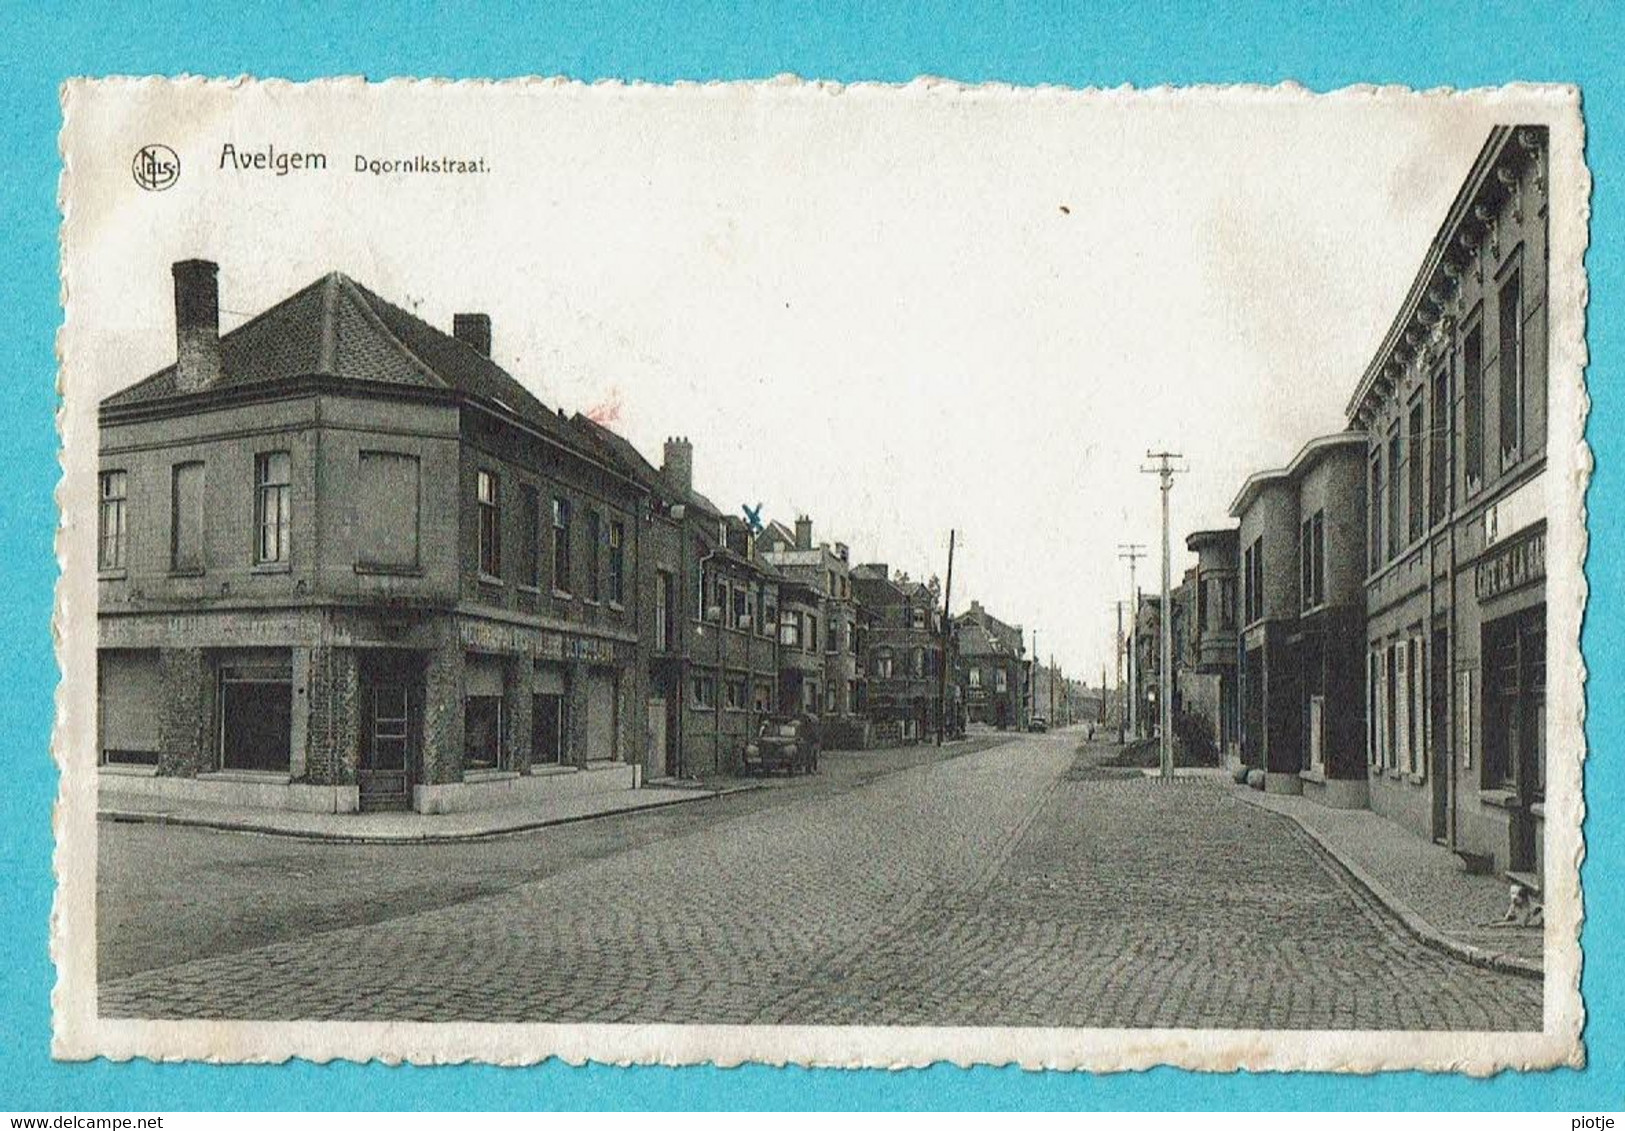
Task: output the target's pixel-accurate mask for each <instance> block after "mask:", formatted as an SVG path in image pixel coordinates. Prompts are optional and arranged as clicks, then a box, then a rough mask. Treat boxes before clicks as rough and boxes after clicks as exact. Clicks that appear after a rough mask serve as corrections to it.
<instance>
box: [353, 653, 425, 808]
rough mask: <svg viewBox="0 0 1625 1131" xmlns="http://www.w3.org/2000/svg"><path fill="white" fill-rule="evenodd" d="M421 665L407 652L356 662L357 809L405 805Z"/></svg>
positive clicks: (415, 752)
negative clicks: (358, 664) (358, 695)
mask: <svg viewBox="0 0 1625 1131" xmlns="http://www.w3.org/2000/svg"><path fill="white" fill-rule="evenodd" d="M422 715H423V677H422V669H421V667H420V665H419V664H418V663H417V662H416V660H415V659H414V658H413V657H411V656H409V655H395V654H385V655H383V656H369V657H367V658H366V659H365V660H364V661H363V663H362V665H361V751H360V756H359V758H358V759H357V762H356V785H357V787H358V790H359V793H360V802H361V809H362V811H363V812H376V811H383V810H400V809H409V808H411V806H412V786H413V783H414V782H415V780H416V778H417V766H418V758H419V751H420V748H421V744H422Z"/></svg>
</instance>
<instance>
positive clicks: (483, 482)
mask: <svg viewBox="0 0 1625 1131" xmlns="http://www.w3.org/2000/svg"><path fill="white" fill-rule="evenodd" d="M501 490H502V485H501V483H500V482H498V480H497V476H496V473H495V472H493V471H485V470H483V469H482V470H481V471H480V472H479V473H478V474H477V475H476V476H475V487H474V492H475V498H476V500H477V502H478V504H479V535H480V573H482V574H484V575H485V576H486V577H501V576H502V496H501Z"/></svg>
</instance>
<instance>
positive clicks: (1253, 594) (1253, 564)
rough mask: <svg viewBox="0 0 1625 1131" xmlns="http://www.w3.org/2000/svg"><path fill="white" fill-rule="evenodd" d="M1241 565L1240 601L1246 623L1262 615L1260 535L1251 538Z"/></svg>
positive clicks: (1262, 563)
mask: <svg viewBox="0 0 1625 1131" xmlns="http://www.w3.org/2000/svg"><path fill="white" fill-rule="evenodd" d="M1242 565H1243V567H1244V570H1245V574H1246V576H1245V577H1244V579H1243V589H1242V601H1243V604H1244V605H1245V606H1246V608H1245V610H1244V611H1243V620H1244V621H1245V622H1246V623H1247V624H1251V623H1253V621H1255V620H1260V619H1262V618H1263V616H1264V539H1263V537H1262V536H1260V537H1258V538H1254V539H1253V544H1252V545H1251V546H1248V547H1247V552H1246V553H1245V554H1244V555H1243V561H1242Z"/></svg>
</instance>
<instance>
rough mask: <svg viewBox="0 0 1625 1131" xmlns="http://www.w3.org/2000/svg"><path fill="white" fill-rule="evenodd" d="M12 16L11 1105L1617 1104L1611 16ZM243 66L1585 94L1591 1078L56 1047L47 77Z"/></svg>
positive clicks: (7, 76)
mask: <svg viewBox="0 0 1625 1131" xmlns="http://www.w3.org/2000/svg"><path fill="white" fill-rule="evenodd" d="M6 8H7V13H6V19H5V24H6V25H7V29H6V32H5V33H4V34H0V60H3V61H4V67H3V68H0V121H3V122H4V137H3V147H4V148H3V151H0V157H3V164H0V210H3V218H4V224H3V226H0V247H3V248H4V250H5V253H6V254H5V260H6V271H5V272H4V273H3V274H0V278H3V279H4V296H5V301H4V302H3V303H0V329H3V331H4V332H3V334H0V342H4V343H5V346H4V350H5V353H6V356H7V359H8V361H9V364H8V365H7V367H6V371H5V374H4V377H3V378H0V379H3V381H4V382H5V388H6V392H7V396H6V405H7V408H6V416H7V418H8V419H7V420H6V422H5V428H4V437H5V439H4V448H5V451H6V457H5V461H4V462H5V479H4V481H3V483H4V490H0V554H3V557H0V562H3V568H0V624H3V626H4V640H5V647H4V648H3V649H0V687H3V688H5V689H6V692H7V693H6V694H4V695H0V742H3V743H4V749H5V759H4V765H5V773H4V781H5V788H4V789H0V830H3V833H0V882H3V883H4V886H5V891H6V895H5V898H4V901H3V905H0V916H3V921H4V926H5V930H4V932H3V934H0V939H3V940H4V945H5V948H6V951H7V956H6V961H5V962H3V963H0V995H3V996H0V1109H7V1108H10V1109H19V1110H41V1111H44V1110H54V1111H70V1110H77V1111H86V1110H99V1109H123V1110H138V1109H148V1110H164V1109H190V1108H197V1109H214V1108H252V1109H258V1108H266V1107H286V1108H299V1107H313V1108H328V1107H332V1106H343V1107H368V1106H378V1107H386V1108H388V1107H405V1108H420V1109H425V1108H427V1109H438V1108H455V1107H469V1108H485V1107H502V1108H506V1107H527V1108H528V1107H592V1106H616V1107H687V1106H707V1107H715V1106H722V1107H741V1106H745V1107H904V1108H911V1107H924V1108H931V1107H1062V1108H1068V1107H1081V1108H1134V1107H1154V1108H1163V1107H1178V1108H1278V1107H1289V1108H1290V1107H1309V1108H1326V1107H1330V1108H1366V1107H1373V1108H1388V1107H1428V1108H1479V1107H1484V1108H1541V1109H1570V1110H1578V1109H1586V1108H1594V1109H1608V1110H1613V1111H1619V1110H1620V1109H1621V1108H1622V1107H1625V1103H1622V1102H1621V1101H1622V1098H1625V1091H1622V1084H1625V1074H1622V1072H1621V1052H1622V1043H1625V1018H1622V1017H1621V1012H1620V1011H1621V996H1622V988H1625V962H1622V961H1621V960H1620V958H1619V957H1618V955H1617V950H1618V947H1619V943H1618V940H1619V939H1620V938H1621V937H1622V934H1625V933H1622V930H1621V927H1622V922H1621V920H1622V918H1625V898H1622V896H1625V872H1622V868H1621V864H1622V852H1625V833H1622V823H1621V822H1620V821H1619V820H1618V819H1617V817H1618V814H1619V812H1620V810H1619V806H1620V804H1621V796H1620V795H1621V791H1622V789H1625V769H1622V767H1621V766H1620V764H1619V761H1618V758H1617V756H1616V755H1617V750H1618V748H1617V747H1616V746H1615V745H1614V744H1613V743H1612V742H1611V741H1610V740H1609V736H1612V735H1617V734H1618V733H1620V726H1621V719H1622V713H1625V706H1622V704H1625V695H1621V694H1620V691H1621V684H1620V683H1617V682H1615V681H1617V680H1619V679H1620V676H1621V668H1622V660H1621V655H1622V653H1625V648H1622V644H1625V633H1622V632H1621V628H1620V625H1621V618H1620V611H1621V609H1620V606H1621V598H1622V594H1621V590H1620V587H1619V586H1618V585H1617V584H1614V582H1615V579H1617V578H1618V577H1619V576H1620V574H1621V569H1622V566H1625V561H1622V550H1625V545H1622V541H1625V540H1622V532H1621V516H1622V509H1621V507H1622V499H1621V489H1620V475H1621V473H1622V471H1625V460H1622V459H1621V449H1622V446H1625V415H1622V406H1621V403H1620V399H1621V398H1620V393H1619V391H1618V390H1617V389H1616V388H1615V387H1614V383H1613V379H1612V377H1611V376H1610V374H1612V373H1613V372H1614V371H1615V370H1616V369H1617V367H1618V364H1619V361H1620V348H1621V347H1620V333H1619V321H1620V313H1621V298H1622V293H1621V292H1622V288H1625V265H1622V264H1621V259H1620V241H1619V233H1620V228H1621V220H1622V216H1621V203H1620V195H1619V184H1620V178H1621V174H1622V172H1625V169H1622V159H1621V149H1620V146H1621V141H1622V136H1625V121H1622V115H1625V103H1622V93H1625V92H1622V90H1621V86H1622V73H1621V67H1620V65H1619V63H1618V61H1617V58H1616V56H1615V53H1616V52H1618V51H1619V50H1620V49H1621V45H1622V43H1625V35H1622V32H1625V26H1622V24H1625V21H1622V20H1621V18H1620V16H1619V14H1618V12H1619V10H1620V9H1619V8H1617V7H1609V6H1605V5H1602V4H1595V5H1591V4H1588V5H1583V6H1582V5H1574V6H1570V7H1567V8H1564V7H1558V6H1551V5H1541V4H1537V3H1532V2H1529V0H1523V2H1519V3H1486V2H1483V0H1480V2H1477V3H1453V2H1445V3H1439V2H1435V3H1432V4H1428V5H1425V6H1424V5H1405V4H1376V3H1366V4H1332V5H1320V6H1317V5H1310V4H1293V5H1284V6H1279V7H1276V6H1270V5H1264V4H1256V3H1228V4H1218V3H1208V4H1201V3H1182V4H1162V5H1152V4H1149V3H1117V4H1094V5H1087V4H1073V5H1061V4H1037V3H1034V4H1023V5H1015V4H1010V5H995V4H983V5H973V4H970V3H941V4H921V3H913V4H908V5H906V6H905V5H885V4H855V3H820V4H808V5H805V6H797V5H789V4H774V3H763V2H741V3H738V4H724V3H713V4H695V5H681V4H677V3H651V4H648V5H639V4H636V3H630V2H624V0H623V2H620V3H611V4H603V5H587V4H572V5H557V6H543V5H536V6H529V5H517V4H515V5H486V6H476V5H472V4H460V3H443V4H438V5H429V4H411V3H398V2H391V0H372V2H370V3H368V4H365V5H362V6H357V7H356V8H355V9H354V10H353V11H352V12H348V13H347V12H346V11H345V9H344V6H343V5H339V4H335V3H323V4H313V3H289V4H259V3H253V2H239V3H237V4H229V5H218V6H216V10H213V11H211V10H209V9H206V8H205V7H204V6H203V5H187V4H179V3H164V2H150V3H146V4H143V5H140V6H139V9H138V10H130V11H118V12H115V11H112V10H106V11H104V10H102V8H101V6H99V5H81V6H80V8H79V10H78V11H77V12H76V13H72V14H70V13H67V12H65V11H52V10H48V9H41V8H34V7H29V8H27V9H25V8H24V7H23V6H22V5H21V4H20V3H19V2H18V0H11V2H10V3H9V4H7V5H6ZM180 72H192V73H199V74H208V75H236V74H239V73H244V72H252V73H254V74H258V75H264V76H278V77H284V78H292V79H302V78H312V77H316V76H320V75H327V74H365V75H367V76H368V77H370V78H385V77H389V76H392V75H445V76H452V77H475V76H490V77H502V76H510V75H527V74H543V75H550V74H565V75H569V76H571V77H574V78H580V79H588V80H591V79H598V78H626V79H644V80H649V81H655V82H664V81H669V80H674V79H726V78H757V77H764V76H770V75H773V74H778V73H783V72H794V73H797V74H800V75H804V76H808V77H817V78H828V79H837V80H858V79H877V80H886V81H905V80H907V79H910V78H913V77H914V76H916V75H919V74H922V73H929V74H937V75H944V76H947V77H950V78H954V79H960V80H964V81H968V82H980V81H985V80H997V81H1001V82H1009V83H1018V84H1021V83H1040V82H1043V83H1058V84H1067V85H1076V86H1083V85H1094V86H1114V85H1118V84H1122V83H1133V84H1136V85H1140V86H1146V85H1155V84H1159V83H1190V82H1267V83H1273V82H1277V81H1281V80H1284V79H1294V80H1297V81H1299V82H1302V83H1304V84H1305V85H1307V86H1309V87H1310V88H1312V89H1315V90H1327V89H1332V88H1336V87H1339V86H1343V85H1346V84H1349V83H1356V82H1384V83H1402V84H1407V85H1411V86H1418V87H1434V86H1444V85H1450V86H1477V85H1487V84H1493V83H1502V82H1507V81H1511V80H1517V79H1527V80H1541V81H1558V82H1574V83H1578V84H1580V86H1581V87H1582V89H1583V93H1584V98H1585V109H1586V124H1587V128H1588V134H1589V145H1588V157H1589V161H1590V164H1591V169H1592V172H1593V175H1594V177H1595V179H1596V188H1595V193H1594V200H1593V208H1594V211H1593V220H1592V244H1591V251H1590V253H1589V255H1588V257H1587V266H1588V268H1589V271H1590V283H1591V317H1590V348H1591V357H1592V364H1591V367H1590V370H1589V373H1590V381H1591V395H1592V397H1593V402H1594V403H1593V412H1592V416H1591V423H1590V430H1589V431H1590V439H1591V443H1592V444H1593V446H1594V450H1595V452H1596V455H1597V457H1598V464H1599V470H1598V472H1597V474H1596V476H1595V478H1594V480H1593V482H1592V487H1591V495H1590V506H1591V536H1592V544H1591V550H1592V553H1591V559H1590V564H1589V568H1588V575H1589V577H1590V579H1591V584H1592V586H1593V591H1592V595H1591V605H1590V609H1589V615H1588V617H1587V621H1586V628H1585V636H1584V647H1585V652H1586V656H1587V659H1588V661H1589V663H1590V664H1591V673H1592V675H1591V684H1590V688H1591V695H1590V705H1591V717H1590V720H1589V723H1588V731H1589V734H1590V739H1591V749H1592V757H1591V759H1590V761H1589V763H1588V765H1587V769H1586V790H1587V800H1588V802H1589V804H1590V807H1591V810H1592V812H1593V814H1602V817H1601V819H1598V818H1597V817H1596V816H1593V818H1592V819H1590V820H1588V821H1587V822H1586V837H1587V843H1588V852H1589V855H1588V858H1587V860H1586V864H1585V871H1584V884H1585V889H1586V894H1587V910H1588V913H1589V919H1588V922H1587V926H1586V931H1585V939H1584V941H1585V946H1586V951H1587V954H1588V955H1589V962H1588V964H1587V966H1586V970H1585V980H1584V990H1585V998H1586V1003H1587V1005H1588V1007H1589V1010H1590V1014H1591V1017H1592V1018H1593V1020H1592V1022H1591V1023H1590V1024H1589V1025H1588V1027H1587V1032H1586V1038H1587V1044H1588V1046H1589V1051H1590V1057H1591V1067H1590V1068H1588V1069H1587V1070H1585V1071H1582V1072H1575V1071H1561V1072H1553V1073H1543V1074H1530V1075H1517V1074H1506V1075H1503V1076H1501V1077H1498V1078H1495V1079H1491V1080H1477V1081H1475V1080H1466V1079H1455V1078H1444V1079H1432V1078H1428V1077H1425V1076H1421V1075H1418V1074H1414V1073H1413V1074H1393V1075H1387V1076H1381V1077H1375V1078H1352V1079H1340V1078H1337V1077H1334V1076H1292V1077H1283V1076H1267V1075H1266V1076H1247V1075H1230V1076H1203V1075H1195V1074H1187V1073H1182V1072H1175V1071H1171V1070H1158V1071H1154V1072H1148V1073H1137V1074H1124V1075H1118V1076H1111V1077H1094V1076H1088V1075H1057V1074H1033V1073H1024V1072H1021V1071H1019V1070H1014V1069H975V1070H970V1071H964V1070H960V1069H957V1068H953V1067H947V1066H938V1067H935V1068H932V1069H929V1070H924V1071H912V1072H898V1073H886V1072H842V1071H819V1072H810V1071H802V1070H796V1069H784V1070H778V1069H767V1068H742V1069H731V1070H717V1069H709V1068H695V1069H682V1070H671V1069H659V1068H649V1069H631V1070H618V1069H611V1068H604V1067H598V1066H593V1067H588V1068H584V1069H573V1068H569V1067H567V1066H563V1065H559V1064H548V1065H543V1066H540V1067H537V1068H533V1069H527V1070H519V1071H512V1070H498V1069H489V1068H477V1067H463V1068H439V1069H432V1068H431V1069H423V1068H388V1067H383V1066H379V1065H367V1066H356V1065H349V1064H336V1065H328V1066H325V1067H324V1066H316V1065H310V1064H294V1065H289V1066H283V1067H248V1068H241V1067H239V1068H222V1067H211V1066H205V1065H179V1066H177V1065H152V1064H146V1063H140V1064H128V1065H114V1064H108V1063H102V1062H97V1063H91V1064H54V1063H52V1062H51V1060H50V1059H49V1054H48V1046H49V1035H50V1009H49V996H48V995H49V990H50V987H51V984H52V982H53V979H54V971H53V969H52V967H51V963H50V960H49V956H48V953H47V926H46V923H47V916H48V914H49V912H50V905H51V894H52V878H51V850H52V839H51V830H50V824H49V820H48V815H49V813H50V809H51V803H52V799H53V797H54V794H55V789H56V773H55V770H54V767H53V766H52V763H51V760H50V757H49V754H48V742H49V734H50V727H51V714H52V695H53V692H54V688H55V685H56V681H57V669H56V665H55V661H54V658H53V654H52V648H51V639H50V633H49V619H50V613H51V601H52V588H53V586H54V584H55V581H56V564H55V560H54V558H53V554H52V547H51V532H52V529H53V527H54V524H55V521H56V508H55V505H54V503H53V500H52V496H51V492H52V489H53V487H54V485H55V483H56V479H57V476H58V465H57V461H56V446H57V441H56V433H55V430H54V427H53V413H54V411H55V408H56V404H57V401H56V397H55V393H54V385H55V381H54V374H55V363H54V359H53V339H54V335H55V332H56V329H57V327H58V325H59V324H60V322H61V318H62V313H61V309H60V306H59V302H58V289H57V225H58V220H59V217H58V214H57V210H56V188H57V173H58V157H57V149H56V135H57V129H58V125H59V112H58V103H57V84H58V83H59V82H60V81H61V80H62V79H63V78H65V77H67V76H70V75H79V74H86V75H103V74H146V73H167V74H174V73H180Z"/></svg>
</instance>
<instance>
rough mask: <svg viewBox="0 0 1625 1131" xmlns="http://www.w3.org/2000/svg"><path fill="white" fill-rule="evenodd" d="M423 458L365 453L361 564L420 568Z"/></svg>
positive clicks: (358, 505)
mask: <svg viewBox="0 0 1625 1131" xmlns="http://www.w3.org/2000/svg"><path fill="white" fill-rule="evenodd" d="M418 509H419V497H418V458H417V456H412V455H404V454H402V453H400V452H362V453H360V459H359V462H358V464H357V473H356V491H355V531H356V565H357V566H360V567H361V568H362V569H381V570H414V569H416V568H417V566H418Z"/></svg>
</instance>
